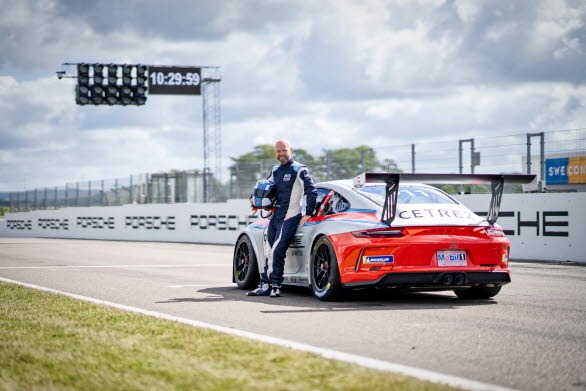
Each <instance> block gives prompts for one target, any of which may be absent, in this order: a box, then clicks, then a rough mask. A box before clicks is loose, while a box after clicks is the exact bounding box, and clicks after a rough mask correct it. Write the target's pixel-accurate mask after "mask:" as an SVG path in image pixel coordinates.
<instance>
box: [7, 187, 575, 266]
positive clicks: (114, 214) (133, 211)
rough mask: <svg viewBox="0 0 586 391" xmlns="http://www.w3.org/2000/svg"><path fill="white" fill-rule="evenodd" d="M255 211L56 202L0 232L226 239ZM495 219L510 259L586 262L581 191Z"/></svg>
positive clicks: (231, 206)
mask: <svg viewBox="0 0 586 391" xmlns="http://www.w3.org/2000/svg"><path fill="white" fill-rule="evenodd" d="M457 198H458V199H459V200H460V201H461V202H463V203H464V204H465V205H467V206H468V207H470V208H471V209H472V210H473V211H474V212H477V213H479V214H482V213H485V212H486V211H487V209H488V205H489V203H490V195H486V194H469V195H460V196H457ZM258 218H259V217H258V215H256V216H251V214H250V206H249V203H248V200H229V201H228V202H226V203H216V204H211V203H198V204H192V203H181V204H142V205H125V206H112V207H91V208H63V209H59V210H37V211H33V212H20V213H8V214H7V215H6V216H5V218H4V220H0V237H52V238H78V239H109V240H144V241H169V242H192V243H213V244H232V243H234V242H235V240H236V238H237V236H238V233H239V232H240V230H242V228H244V227H245V226H246V225H248V224H249V223H250V222H252V221H255V220H257V219H258ZM498 224H500V225H501V226H502V227H503V229H504V230H505V231H506V233H507V236H508V237H509V239H510V240H511V258H512V259H534V260H546V261H577V262H586V193H531V194H504V195H503V198H502V204H501V210H500V217H499V219H498Z"/></svg>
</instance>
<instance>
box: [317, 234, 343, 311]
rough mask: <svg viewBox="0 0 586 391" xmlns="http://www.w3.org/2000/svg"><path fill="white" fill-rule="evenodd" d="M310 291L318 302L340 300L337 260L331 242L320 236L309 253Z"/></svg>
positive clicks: (340, 289)
mask: <svg viewBox="0 0 586 391" xmlns="http://www.w3.org/2000/svg"><path fill="white" fill-rule="evenodd" d="M310 273H311V289H312V290H313V294H314V295H315V296H316V297H317V298H318V299H320V300H324V301H331V300H337V299H340V298H341V297H342V295H343V291H344V288H343V287H342V283H341V282H340V272H339V270H338V260H337V258H336V252H335V251H334V246H333V245H332V242H330V240H329V239H328V238H327V237H325V236H322V237H321V238H319V239H318V240H317V241H316V242H315V244H314V246H313V249H312V251H311V261H310Z"/></svg>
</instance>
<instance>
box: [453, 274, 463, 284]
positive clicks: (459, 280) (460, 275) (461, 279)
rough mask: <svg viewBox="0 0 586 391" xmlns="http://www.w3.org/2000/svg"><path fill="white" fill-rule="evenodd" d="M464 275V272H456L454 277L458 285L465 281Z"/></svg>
mask: <svg viewBox="0 0 586 391" xmlns="http://www.w3.org/2000/svg"><path fill="white" fill-rule="evenodd" d="M464 280H465V278H464V275H463V274H456V278H455V279H454V282H455V283H456V285H462V284H463V283H464Z"/></svg>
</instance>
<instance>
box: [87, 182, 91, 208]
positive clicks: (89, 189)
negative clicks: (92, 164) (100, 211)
mask: <svg viewBox="0 0 586 391" xmlns="http://www.w3.org/2000/svg"><path fill="white" fill-rule="evenodd" d="M87 206H92V181H87Z"/></svg>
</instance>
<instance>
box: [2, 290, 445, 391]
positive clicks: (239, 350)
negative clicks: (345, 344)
mask: <svg viewBox="0 0 586 391" xmlns="http://www.w3.org/2000/svg"><path fill="white" fill-rule="evenodd" d="M0 389H1V390H122V389H123V390H166V389H172V390H237V389H240V390H251V389H258V390H271V391H273V390H312V389H315V390H317V389H319V390H365V389H368V390H434V391H439V390H454V388H452V387H448V386H443V385H437V384H434V383H430V382H426V381H421V380H417V379H414V378H411V377H408V376H402V375H395V374H391V373H388V372H382V371H376V370H372V369H368V368H363V367H360V366H357V365H352V364H348V363H344V362H339V361H335V360H328V359H325V358H323V357H321V356H318V355H315V354H311V353H305V352H298V351H295V350H293V349H288V348H284V347H280V346H273V345H270V344H262V343H259V342H254V341H250V340H248V339H244V338H239V337H234V336H229V335H225V334H222V333H219V332H215V331H211V330H206V329H201V328H196V327H192V326H189V325H185V324H181V323H177V322H171V321H167V320H162V319H157V318H153V317H149V316H145V315H141V314H135V313H132V312H126V311H122V310H118V309H114V308H110V307H107V306H104V305H97V304H93V303H88V302H84V301H80V300H75V299H72V298H68V297H65V296H60V295H57V294H53V293H47V292H42V291H37V290H34V289H30V288H25V287H21V286H18V285H13V284H7V283H3V282H0Z"/></svg>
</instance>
